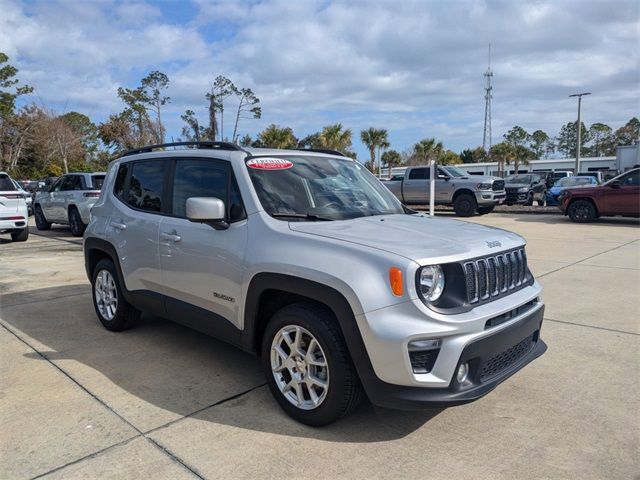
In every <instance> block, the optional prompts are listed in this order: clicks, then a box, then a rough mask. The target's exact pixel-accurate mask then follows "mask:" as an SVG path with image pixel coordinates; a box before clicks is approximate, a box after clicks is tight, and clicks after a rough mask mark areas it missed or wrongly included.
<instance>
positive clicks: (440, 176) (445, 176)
mask: <svg viewBox="0 0 640 480" xmlns="http://www.w3.org/2000/svg"><path fill="white" fill-rule="evenodd" d="M438 180H449V177H448V176H447V175H438Z"/></svg>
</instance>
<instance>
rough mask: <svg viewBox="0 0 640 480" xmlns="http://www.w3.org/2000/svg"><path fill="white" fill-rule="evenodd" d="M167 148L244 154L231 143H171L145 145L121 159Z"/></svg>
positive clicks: (240, 148) (130, 151)
mask: <svg viewBox="0 0 640 480" xmlns="http://www.w3.org/2000/svg"><path fill="white" fill-rule="evenodd" d="M169 147H195V148H210V149H215V150H227V151H239V152H244V151H245V150H244V149H243V148H242V147H240V146H239V145H236V144H235V143H231V142H171V143H159V144H157V145H146V146H144V147H140V148H134V149H133V150H129V151H127V152H124V153H123V154H122V155H120V156H121V157H126V156H128V155H136V154H138V153H149V152H152V151H154V150H157V149H159V148H169Z"/></svg>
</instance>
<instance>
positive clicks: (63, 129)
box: [0, 52, 640, 178]
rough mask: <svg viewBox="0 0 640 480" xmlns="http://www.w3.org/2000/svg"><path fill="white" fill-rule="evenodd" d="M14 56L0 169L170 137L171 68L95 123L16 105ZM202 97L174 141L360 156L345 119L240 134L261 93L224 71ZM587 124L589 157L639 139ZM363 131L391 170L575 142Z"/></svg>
mask: <svg viewBox="0 0 640 480" xmlns="http://www.w3.org/2000/svg"><path fill="white" fill-rule="evenodd" d="M8 61H9V58H8V57H7V55H5V54H4V53H2V52H0V170H6V171H9V172H10V173H12V174H13V175H15V176H16V177H19V178H42V177H45V176H58V175H61V174H62V173H65V172H69V171H97V170H104V169H105V168H106V165H107V164H108V162H109V161H110V160H112V159H113V158H115V157H117V156H118V155H120V154H121V153H123V152H125V151H127V150H131V149H135V148H139V147H142V146H145V145H150V144H158V143H164V142H165V141H166V139H165V137H166V128H165V123H164V122H165V120H164V117H163V112H164V109H165V107H166V105H167V104H168V103H170V102H171V98H170V97H169V96H168V95H167V91H168V89H169V85H170V79H169V77H168V76H167V75H166V74H164V73H162V72H160V71H157V70H156V71H152V72H151V73H149V74H148V75H147V76H145V77H144V78H143V79H142V80H141V81H140V84H139V85H138V86H137V87H135V88H123V87H121V88H118V90H117V96H118V98H119V99H120V101H121V102H122V105H123V109H122V111H121V112H119V113H117V114H111V115H109V117H108V118H107V119H106V120H105V121H104V122H100V123H98V124H96V123H94V122H93V121H92V120H91V119H90V118H89V117H88V116H87V115H84V114H82V113H79V112H67V113H64V114H58V113H56V112H54V111H53V110H51V109H48V108H46V107H44V106H39V105H36V104H35V103H32V104H29V105H26V106H24V107H22V108H19V109H18V108H16V101H17V99H18V98H19V97H21V96H24V95H29V94H30V93H32V92H33V88H32V87H30V86H28V85H23V84H21V82H20V81H19V79H18V78H17V74H18V70H17V69H16V68H15V67H14V66H12V65H10V64H9V63H8ZM202 99H203V107H205V108H206V112H207V115H206V118H205V119H204V121H201V120H200V119H199V118H198V117H197V115H196V113H195V112H194V111H193V110H186V111H185V112H184V114H182V115H181V116H180V118H181V119H182V121H183V122H184V125H183V127H182V130H181V136H180V138H178V139H176V140H180V141H229V142H234V143H239V144H240V145H243V146H253V147H266V148H312V149H326V150H337V151H340V152H343V153H344V154H346V155H348V156H350V157H352V158H354V159H355V158H356V153H355V152H354V151H353V132H352V130H351V129H349V128H345V127H344V126H343V125H342V124H341V123H335V124H331V125H327V126H324V127H322V128H321V129H320V130H319V131H317V132H315V133H312V134H310V135H306V136H304V137H301V138H299V137H297V136H296V135H295V133H294V131H293V129H291V128H290V127H286V126H279V125H276V124H271V125H269V126H268V127H266V128H265V129H264V130H262V131H261V132H259V133H258V134H257V135H256V136H255V138H252V137H251V136H250V135H248V134H244V135H241V133H240V125H241V122H243V121H244V120H246V119H259V118H261V116H262V108H261V105H260V99H259V98H258V97H257V95H256V94H255V93H254V92H253V91H252V90H251V89H250V88H244V87H239V86H236V85H235V84H234V83H233V81H232V80H231V79H229V78H227V77H225V76H223V75H219V76H217V77H216V78H215V79H214V80H213V81H212V83H211V86H210V88H209V89H208V91H207V92H205V93H204V95H203V97H202ZM225 120H226V124H227V125H225ZM581 129H582V132H581V133H582V137H581V144H582V154H583V156H608V155H615V148H616V146H617V145H630V144H633V143H634V142H636V141H638V139H639V138H640V121H638V119H637V118H635V117H634V118H632V119H631V120H629V122H627V123H626V124H625V125H624V126H622V127H620V128H618V129H617V130H615V131H614V130H613V129H612V128H611V127H609V126H608V125H605V124H602V123H594V124H593V125H591V126H590V127H589V128H588V129H587V128H586V126H585V125H584V124H581ZM359 133H360V135H359V140H360V141H361V142H362V144H363V145H364V146H365V147H366V149H367V151H368V153H369V158H368V159H367V160H364V161H363V163H364V164H365V165H366V166H367V168H369V169H370V170H371V171H373V172H376V173H379V172H380V171H381V169H382V168H383V167H384V168H388V169H391V168H392V167H395V166H400V165H419V164H425V163H429V162H430V161H432V160H434V161H436V162H437V163H439V164H456V163H473V162H482V161H497V162H498V163H499V165H501V166H502V167H503V166H504V165H505V164H511V163H513V164H514V165H515V167H516V168H517V166H518V165H519V164H520V163H528V161H529V160H531V159H534V158H546V157H548V156H550V155H555V154H561V155H564V156H565V157H570V156H573V155H574V154H575V147H576V141H577V140H576V123H567V124H566V125H564V126H563V127H562V128H561V129H560V132H559V134H558V135H557V136H556V137H550V136H549V135H548V134H547V133H545V132H544V131H542V130H536V131H535V132H533V133H532V134H529V133H528V132H527V131H526V130H525V129H523V128H522V127H520V126H515V127H513V128H512V129H511V130H509V131H508V132H507V133H506V134H505V135H504V136H503V141H502V142H500V143H498V144H496V145H493V146H492V147H491V149H490V150H489V151H485V150H484V149H483V148H482V147H476V148H474V149H465V150H463V151H462V152H461V153H460V154H457V153H456V152H453V151H452V150H450V149H447V148H445V146H444V145H443V143H442V142H441V141H439V140H437V139H435V138H425V139H422V140H420V141H418V142H416V143H415V144H414V145H413V146H411V147H410V148H408V149H406V150H405V151H402V152H398V151H397V150H393V149H391V148H390V147H391V143H390V140H389V132H388V131H387V130H386V129H384V128H376V127H370V128H367V129H366V130H362V131H360V132H359ZM172 140H173V138H172Z"/></svg>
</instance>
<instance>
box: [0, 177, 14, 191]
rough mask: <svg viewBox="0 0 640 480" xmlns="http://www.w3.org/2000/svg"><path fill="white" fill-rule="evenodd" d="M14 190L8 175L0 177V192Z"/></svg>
mask: <svg viewBox="0 0 640 480" xmlns="http://www.w3.org/2000/svg"><path fill="white" fill-rule="evenodd" d="M14 190H16V186H15V185H14V184H13V182H12V181H11V179H10V178H9V176H8V175H0V192H11V191H14Z"/></svg>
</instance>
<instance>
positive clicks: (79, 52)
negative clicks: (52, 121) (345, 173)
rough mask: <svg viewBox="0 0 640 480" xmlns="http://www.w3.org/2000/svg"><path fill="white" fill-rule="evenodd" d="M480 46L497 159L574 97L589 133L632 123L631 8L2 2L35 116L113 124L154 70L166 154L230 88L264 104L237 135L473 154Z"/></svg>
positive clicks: (0, 31) (570, 105)
mask: <svg viewBox="0 0 640 480" xmlns="http://www.w3.org/2000/svg"><path fill="white" fill-rule="evenodd" d="M490 42H491V44H492V69H493V71H494V77H493V84H494V98H493V142H494V143H496V142H497V141H500V139H501V137H502V134H503V133H504V132H505V131H506V130H508V129H509V128H510V127H512V126H513V125H516V124H518V125H521V126H523V127H524V128H525V129H527V130H528V131H529V132H532V131H534V130H536V129H543V130H545V131H547V132H548V133H550V134H551V135H555V134H557V132H558V130H559V128H560V126H561V125H562V124H564V123H566V122H569V121H574V120H575V115H576V102H575V100H574V99H569V98H567V96H568V95H569V94H571V93H576V92H582V91H590V92H593V95H592V96H591V97H587V98H586V99H585V101H584V102H583V119H584V121H585V123H587V125H588V124H590V123H593V122H604V123H608V124H609V125H611V126H612V127H614V128H617V127H619V126H620V125H622V124H623V123H625V122H626V121H627V120H628V119H629V118H631V117H632V116H634V115H635V116H637V115H639V114H640V2H638V1H637V0H631V1H618V0H608V1H589V0H581V1H574V2H567V1H559V0H556V1H548V2H545V1H522V2H516V1H504V2H497V1H445V0H441V1H436V0H432V1H405V0H396V1H349V2H346V1H345V2H339V1H330V0H325V1H316V2H312V1H299V0H289V1H277V0H276V1H271V0H266V1H255V0H254V1H249V2H244V3H243V2H240V1H233V0H229V1H227V0H223V1H207V0H194V1H164V2H151V1H148V2H119V1H111V0H94V1H77V0H76V1H55V0H44V1H16V0H0V51H3V52H5V53H7V54H8V55H9V56H10V57H11V60H10V61H11V63H12V64H14V65H15V66H17V67H18V68H19V69H20V73H19V77H20V79H22V80H23V81H24V82H26V83H28V84H30V85H32V86H33V87H35V94H34V95H33V96H31V98H30V99H29V101H36V102H38V103H43V104H45V105H47V106H48V107H50V108H53V109H55V110H56V111H58V112H61V113H62V112H65V111H71V110H76V111H79V112H83V113H85V114H87V115H89V116H90V117H91V118H92V119H93V120H94V121H101V120H104V119H105V118H106V117H107V116H108V115H109V114H111V113H117V112H119V111H121V110H122V104H121V103H120V101H119V100H118V98H117V95H116V90H117V88H118V87H119V86H126V87H135V86H137V85H138V83H139V81H140V79H141V78H142V77H143V76H145V75H146V74H147V73H148V72H150V71H152V70H161V71H163V72H165V73H166V74H167V75H168V76H169V78H170V80H171V86H170V89H169V92H168V94H169V95H170V96H171V104H170V105H169V106H168V107H167V110H166V113H165V114H164V115H163V116H164V118H165V119H166V120H167V129H168V137H169V138H170V137H171V136H174V137H177V136H178V135H179V134H180V128H181V123H182V122H181V120H180V114H181V113H182V112H184V110H186V109H192V110H194V111H195V112H196V113H197V114H198V116H199V117H200V118H201V121H202V122H203V123H204V122H205V121H206V101H205V98H204V94H205V92H206V91H207V89H208V88H210V84H211V82H212V80H213V78H215V76H216V75H225V76H227V77H229V78H231V79H232V80H233V81H234V82H235V83H236V85H238V86H241V87H250V88H252V89H253V90H254V91H255V92H256V94H257V95H258V96H259V97H260V99H261V104H262V112H263V115H262V119H261V120H242V122H241V125H240V129H239V130H240V132H241V133H242V134H245V133H249V134H251V135H252V136H255V134H256V133H257V132H259V131H260V130H262V129H263V128H264V127H266V126H267V125H269V124H271V123H276V124H278V125H282V126H290V127H292V128H293V130H294V132H295V134H296V135H297V136H298V137H303V136H305V135H307V134H309V133H312V132H314V131H317V130H319V129H320V128H321V127H322V126H323V125H327V124H329V123H334V122H341V123H343V125H345V127H348V128H351V129H352V131H353V132H354V148H355V150H356V151H357V152H358V156H359V158H366V157H367V154H366V151H365V149H364V147H363V146H362V145H361V143H360V141H359V132H360V130H362V129H364V128H367V127H370V126H374V127H378V128H386V129H388V131H389V135H390V140H391V143H392V148H395V149H397V150H399V151H402V150H404V149H406V148H408V147H409V146H410V145H412V144H413V143H415V142H416V141H418V140H420V139H421V138H425V137H436V138H437V139H439V140H442V141H443V142H444V143H445V146H447V147H448V148H451V149H453V150H454V151H460V150H462V149H463V148H466V147H474V146H477V145H480V144H481V143H482V129H483V118H484V98H483V96H484V91H483V86H484V85H483V82H484V78H483V75H482V74H483V72H484V71H485V70H486V68H487V48H488V44H489V43H490ZM226 122H227V125H229V124H231V118H230V117H229V118H226ZM226 133H227V134H230V133H231V132H230V131H226Z"/></svg>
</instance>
